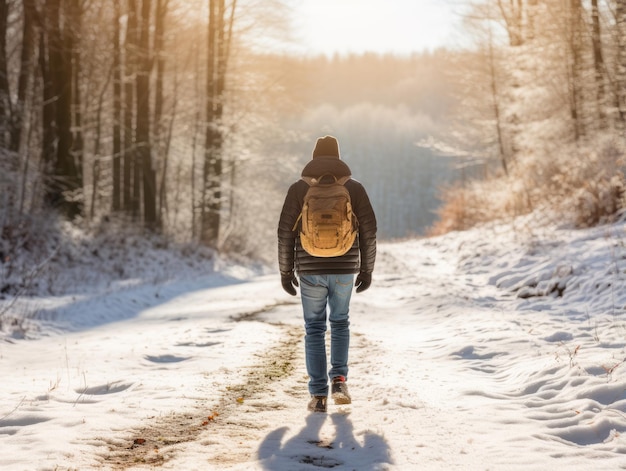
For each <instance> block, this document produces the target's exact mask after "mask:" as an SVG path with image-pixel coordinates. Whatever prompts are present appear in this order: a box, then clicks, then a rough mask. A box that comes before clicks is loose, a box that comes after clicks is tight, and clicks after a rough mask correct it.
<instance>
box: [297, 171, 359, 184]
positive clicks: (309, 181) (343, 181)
mask: <svg viewBox="0 0 626 471" xmlns="http://www.w3.org/2000/svg"><path fill="white" fill-rule="evenodd" d="M326 176H328V177H332V178H333V180H335V181H334V182H333V183H330V184H331V185H334V184H335V183H338V184H339V185H345V184H346V182H347V181H348V180H350V178H352V176H351V175H345V176H343V177H341V178H337V177H336V176H334V175H333V174H332V173H325V174H323V175H320V176H319V177H309V176H303V177H302V180H304V181H305V182H307V184H308V185H309V186H313V185H320V184H321V185H324V183H320V182H321V181H322V178H324V177H326Z"/></svg>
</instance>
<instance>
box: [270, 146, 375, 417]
mask: <svg viewBox="0 0 626 471" xmlns="http://www.w3.org/2000/svg"><path fill="white" fill-rule="evenodd" d="M329 175H332V176H333V177H334V178H335V179H337V180H338V179H345V180H347V181H345V184H344V186H345V188H346V189H347V190H348V193H349V195H350V202H351V205H352V211H353V213H354V215H355V216H356V220H357V223H358V234H357V237H356V239H355V241H354V244H353V245H352V246H351V247H350V248H349V249H348V251H347V252H346V253H345V254H343V255H339V256H331V257H325V256H324V257H320V256H313V255H311V254H309V253H308V252H307V251H305V249H304V248H303V246H302V242H301V240H300V231H299V229H298V227H299V225H300V224H301V221H300V215H301V212H302V208H303V205H304V198H305V195H306V193H307V191H308V189H309V183H307V181H306V180H307V178H309V179H310V178H313V179H317V180H318V181H320V180H322V178H326V177H328V176H329ZM302 177H303V179H301V180H298V181H297V182H295V183H294V184H292V185H291V187H290V188H289V191H288V192H287V196H286V198H285V203H284V205H283V209H282V212H281V215H280V221H279V224H278V262H279V268H280V275H281V282H282V286H283V288H284V290H285V291H286V292H287V293H289V294H291V295H292V296H295V295H296V294H297V292H296V287H297V286H300V291H301V298H302V308H303V312H304V323H305V331H306V336H305V353H306V368H307V372H308V374H309V393H310V394H311V401H310V402H309V405H308V409H309V410H310V411H314V412H326V403H327V397H328V380H329V378H330V380H331V395H332V397H333V399H334V401H335V404H350V403H351V402H352V399H351V397H350V394H349V393H348V387H347V385H346V380H347V378H348V347H349V344H350V328H349V326H350V321H349V315H348V312H349V307H350V297H351V295H352V287H353V286H356V292H357V293H360V292H362V291H365V290H366V289H367V288H369V286H370V284H371V282H372V271H373V270H374V262H375V259H376V217H375V215H374V210H373V209H372V205H371V204H370V200H369V198H368V196H367V193H366V191H365V188H364V187H363V185H361V183H359V182H358V181H356V180H353V179H351V178H350V177H351V171H350V168H349V167H348V165H346V163H345V162H343V161H342V160H341V159H340V156H339V145H338V143H337V139H336V138H334V137H333V136H324V137H321V138H319V139H317V142H316V144H315V148H314V150H313V158H312V159H311V161H310V162H309V163H308V164H307V165H306V166H305V167H304V169H303V170H302ZM331 178H332V177H331ZM342 181H343V180H342ZM294 273H296V274H297V275H298V277H299V279H300V283H298V279H297V278H296V276H295V275H294ZM355 274H356V275H357V277H356V282H355V281H354V275H355ZM327 306H328V313H327ZM327 314H328V318H327ZM327 320H328V321H330V328H331V335H330V338H331V347H330V350H331V351H330V364H331V368H330V370H327V357H326V343H325V335H326V325H327Z"/></svg>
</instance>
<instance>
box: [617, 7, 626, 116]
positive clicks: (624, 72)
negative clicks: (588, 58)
mask: <svg viewBox="0 0 626 471" xmlns="http://www.w3.org/2000/svg"><path fill="white" fill-rule="evenodd" d="M615 22H616V29H617V33H616V36H617V76H616V80H615V82H616V88H617V96H618V107H619V116H620V122H621V123H622V126H626V0H616V10H615Z"/></svg>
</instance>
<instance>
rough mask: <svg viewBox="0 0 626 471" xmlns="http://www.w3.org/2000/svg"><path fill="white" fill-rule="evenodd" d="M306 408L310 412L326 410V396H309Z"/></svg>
mask: <svg viewBox="0 0 626 471" xmlns="http://www.w3.org/2000/svg"><path fill="white" fill-rule="evenodd" d="M307 409H309V410H310V411H311V412H326V396H311V401H310V402H309V405H308V407H307Z"/></svg>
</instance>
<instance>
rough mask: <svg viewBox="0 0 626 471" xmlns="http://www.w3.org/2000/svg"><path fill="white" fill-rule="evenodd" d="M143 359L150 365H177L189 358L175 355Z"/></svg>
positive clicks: (152, 356) (149, 356)
mask: <svg viewBox="0 0 626 471" xmlns="http://www.w3.org/2000/svg"><path fill="white" fill-rule="evenodd" d="M144 358H145V359H146V360H148V361H151V362H152V363H179V362H181V361H185V360H189V359H190V358H191V357H179V356H176V355H146V356H145V357H144Z"/></svg>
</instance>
